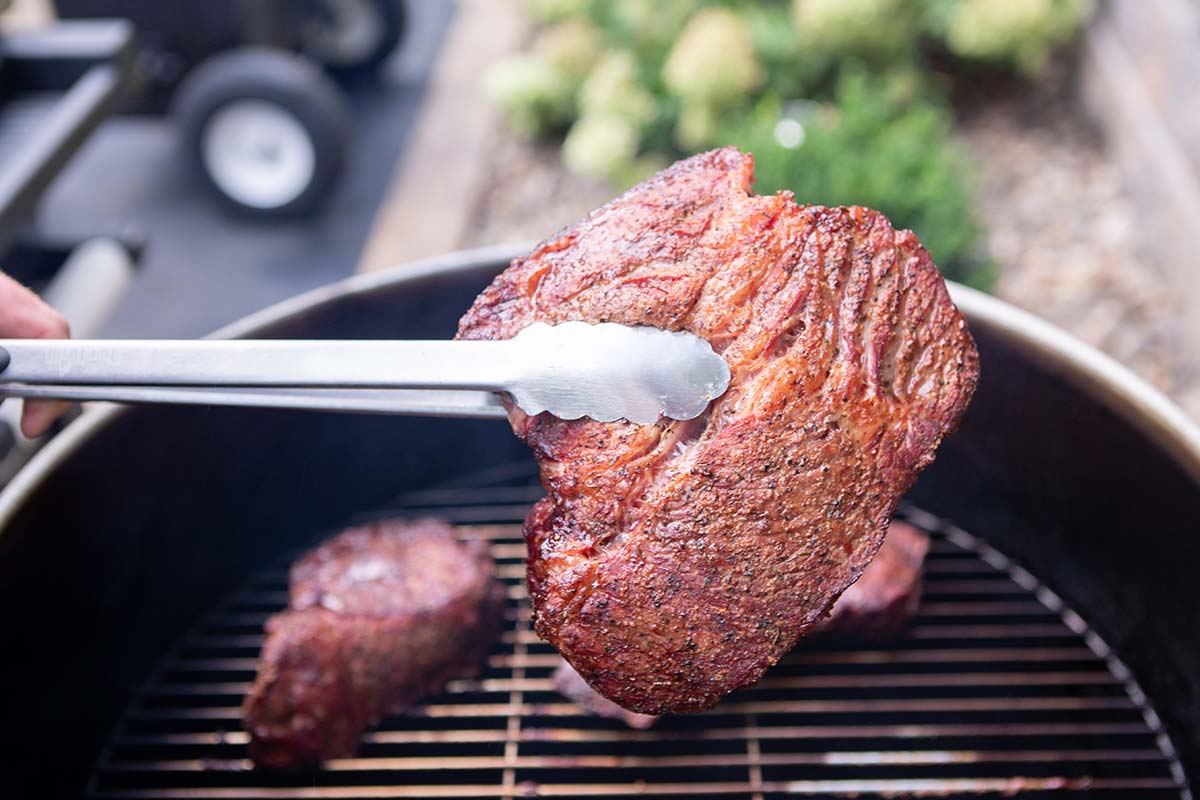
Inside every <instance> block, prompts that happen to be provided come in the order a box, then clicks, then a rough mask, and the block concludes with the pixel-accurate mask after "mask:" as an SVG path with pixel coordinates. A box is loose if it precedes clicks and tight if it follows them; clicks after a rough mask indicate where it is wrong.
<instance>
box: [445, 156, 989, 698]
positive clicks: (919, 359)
mask: <svg viewBox="0 0 1200 800" xmlns="http://www.w3.org/2000/svg"><path fill="white" fill-rule="evenodd" d="M752 181H753V159H752V158H751V157H750V156H749V155H746V154H743V153H740V152H738V151H737V150H736V149H733V148H725V149H721V150H714V151H712V152H709V153H703V154H701V155H697V156H694V157H692V158H689V159H687V160H684V161H681V162H679V163H677V164H675V165H673V166H672V167H670V168H668V169H667V170H665V171H664V172H662V173H660V174H658V175H657V176H655V177H653V178H651V179H650V180H648V181H646V182H645V183H642V184H640V185H638V186H636V187H634V188H633V189H631V190H630V191H628V192H627V193H625V194H624V195H622V196H621V197H619V198H617V199H616V200H614V201H612V202H610V203H608V204H607V205H605V206H603V207H601V208H599V209H597V210H596V211H594V212H592V213H591V214H589V215H588V216H587V217H586V218H584V219H583V220H582V221H581V222H579V223H577V224H575V225H573V226H570V227H568V228H566V229H564V230H563V231H561V232H560V233H559V234H557V235H556V236H554V237H553V238H551V239H549V240H547V241H545V242H543V243H542V244H540V245H539V246H538V247H537V248H535V249H534V251H533V252H532V253H531V254H529V255H528V256H525V257H523V258H519V259H517V260H515V261H514V262H513V263H512V265H511V266H510V267H509V268H508V269H507V270H505V271H504V272H503V273H502V274H500V275H499V276H497V278H496V279H495V280H494V281H493V282H492V284H491V285H490V286H489V287H488V288H487V289H486V290H484V292H483V293H482V294H481V295H480V296H479V297H478V298H477V299H476V301H475V303H474V305H473V306H472V307H471V309H470V310H469V311H468V312H467V314H466V315H465V316H464V317H463V318H462V320H461V322H460V324H459V337H460V338H463V339H505V338H509V337H512V336H514V335H515V334H516V333H517V332H518V331H520V330H522V329H523V328H525V327H526V326H528V325H529V324H531V323H533V322H539V321H540V322H547V323H551V324H555V323H560V322H566V321H568V320H583V321H586V322H617V323H624V324H627V325H649V326H653V327H656V328H663V329H667V330H685V331H690V332H691V333H694V334H696V335H698V336H700V337H702V338H704V339H706V340H708V341H709V342H710V343H711V344H712V346H713V347H714V348H715V349H716V351H717V352H719V353H721V354H722V355H723V356H724V358H725V359H726V361H727V362H728V363H729V367H730V370H731V372H732V381H731V383H730V386H729V390H728V391H727V392H726V393H725V394H724V395H723V396H722V397H720V398H719V399H717V400H716V401H714V402H713V403H712V405H711V406H710V407H709V410H708V412H707V413H706V414H705V415H704V416H702V417H701V418H698V419H696V420H691V421H687V422H675V421H667V420H661V421H659V422H658V423H657V424H653V425H637V424H633V423H629V422H615V423H599V422H595V421H592V420H587V419H581V420H572V421H563V420H559V419H555V418H553V417H551V416H549V415H547V414H540V415H537V416H533V417H530V416H527V415H525V414H523V413H522V412H521V411H520V410H519V409H517V408H513V407H510V409H509V419H510V422H511V424H512V426H513V429H514V431H515V432H516V433H517V434H518V435H519V436H520V437H522V438H523V439H524V440H525V441H526V442H527V443H528V444H529V445H530V446H531V447H532V448H533V450H534V453H535V455H536V457H537V459H538V461H539V462H540V464H541V470H542V481H543V483H544V484H545V486H546V488H547V490H548V495H549V496H548V497H547V498H545V499H544V500H542V501H540V502H539V503H538V504H537V505H535V506H534V508H533V509H532V510H531V511H530V513H529V516H528V517H527V518H526V521H525V535H526V541H527V544H528V550H529V562H528V584H529V590H530V595H531V598H532V602H533V608H534V614H535V616H534V620H535V624H536V629H537V632H538V633H539V634H540V635H541V636H542V637H544V638H545V639H547V640H548V641H549V642H550V643H551V644H553V645H554V646H555V647H556V648H557V649H558V650H559V652H561V653H562V654H563V655H564V656H565V657H566V659H567V660H568V661H569V662H570V663H571V665H572V666H573V667H574V668H575V669H576V670H577V671H578V672H579V674H580V675H582V676H583V677H584V679H585V680H587V682H588V683H589V684H591V685H592V686H593V687H594V688H596V689H597V690H598V691H599V692H600V693H601V694H602V695H604V696H605V697H608V698H609V699H610V700H613V701H615V702H617V703H619V704H620V705H622V706H624V707H626V708H628V709H630V710H633V711H639V712H642V713H649V714H658V713H663V712H666V711H697V710H700V709H704V708H708V707H710V706H712V705H714V704H715V703H716V702H717V701H718V700H719V699H720V698H721V697H722V696H723V695H724V694H726V693H728V692H730V691H732V690H734V689H736V688H738V687H741V686H746V685H748V684H751V683H753V682H754V681H756V680H758V678H759V677H761V676H762V674H763V672H764V671H765V670H766V669H767V668H768V667H769V666H770V665H771V664H773V663H775V661H776V660H778V658H779V657H780V656H781V655H782V654H783V653H785V652H787V651H788V650H789V649H791V648H792V647H793V646H794V645H795V644H796V641H797V640H798V639H799V638H800V636H801V635H803V634H804V632H805V631H807V630H808V629H809V628H810V627H811V626H812V625H813V624H815V623H816V622H818V621H819V620H821V619H822V618H823V617H824V616H825V614H826V613H827V611H828V610H829V607H830V606H831V605H832V603H833V601H834V600H836V599H837V597H838V595H840V594H841V593H842V592H843V591H844V590H845V589H846V587H847V586H849V585H850V584H852V583H853V582H854V581H855V579H857V578H858V576H859V575H860V574H861V573H862V571H863V569H864V568H865V567H866V565H867V563H868V562H869V561H870V560H871V558H872V556H874V554H875V551H876V550H877V549H878V547H879V545H880V542H881V541H882V540H883V535H884V531H885V530H886V528H887V524H888V520H889V518H890V516H891V514H892V511H893V510H894V509H895V507H896V504H897V502H898V500H899V498H900V496H901V495H902V494H903V493H904V492H905V491H906V490H907V489H908V488H909V486H910V485H911V484H912V482H913V480H914V479H915V478H916V475H917V473H918V472H919V471H920V470H921V469H922V468H923V467H924V466H925V465H926V464H928V463H929V462H930V461H931V460H932V459H933V455H934V451H935V450H936V448H937V446H938V444H939V442H940V441H941V439H942V437H943V436H944V435H945V434H947V433H948V432H949V431H951V430H952V429H953V428H954V427H955V425H956V424H957V422H958V419H959V417H960V416H961V415H962V413H963V411H964V410H965V409H966V406H967V403H968V402H969V400H970V397H971V394H972V392H973V391H974V388H975V384H976V380H977V377H978V355H977V353H976V351H975V346H974V343H973V342H972V340H971V336H970V334H969V333H968V331H967V328H966V324H965V322H964V321H963V318H962V316H961V315H960V314H959V313H958V310H957V309H956V308H955V307H954V305H953V304H952V303H951V301H950V297H949V295H948V293H947V291H946V287H945V285H944V284H943V282H942V279H941V276H940V275H939V274H938V272H937V269H936V268H935V267H934V265H933V263H932V261H931V260H930V258H929V254H928V253H927V252H926V251H925V249H924V248H922V247H921V245H920V243H919V242H918V241H917V238H916V236H914V235H913V234H912V233H911V232H909V231H896V230H893V229H892V227H891V225H890V224H889V223H888V221H887V219H885V218H884V217H883V215H882V214H879V213H878V212H875V211H870V210H868V209H864V208H821V207H816V206H797V205H796V203H795V202H794V200H793V197H792V195H791V194H790V193H788V192H781V193H779V194H777V195H774V196H755V195H752V194H750V191H749V190H750V185H751V183H752ZM580 357H581V358H582V357H586V354H580Z"/></svg>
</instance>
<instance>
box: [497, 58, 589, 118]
mask: <svg viewBox="0 0 1200 800" xmlns="http://www.w3.org/2000/svg"><path fill="white" fill-rule="evenodd" d="M486 88H487V92H488V95H489V96H490V97H491V98H492V101H493V102H495V103H496V105H497V106H498V107H499V108H500V112H501V113H502V114H503V115H504V119H505V121H506V122H508V124H509V126H510V127H511V128H512V129H513V130H514V131H516V132H517V134H519V135H520V136H523V137H525V138H527V139H533V138H537V137H539V136H546V135H547V134H550V133H553V132H555V131H559V130H565V129H566V127H567V126H568V125H569V124H570V123H571V119H572V117H573V116H574V113H575V108H574V106H575V96H574V92H573V91H572V87H571V81H570V80H569V79H568V78H567V76H565V75H564V74H563V73H562V71H561V70H557V69H555V68H554V67H553V66H551V65H550V64H548V63H547V62H546V60H545V59H543V58H541V57H539V56H536V55H531V54H526V55H520V56H516V57H514V58H510V59H508V60H507V61H504V62H502V63H500V64H497V65H496V66H495V67H493V68H492V70H491V71H490V72H489V73H488V76H487V86H486Z"/></svg>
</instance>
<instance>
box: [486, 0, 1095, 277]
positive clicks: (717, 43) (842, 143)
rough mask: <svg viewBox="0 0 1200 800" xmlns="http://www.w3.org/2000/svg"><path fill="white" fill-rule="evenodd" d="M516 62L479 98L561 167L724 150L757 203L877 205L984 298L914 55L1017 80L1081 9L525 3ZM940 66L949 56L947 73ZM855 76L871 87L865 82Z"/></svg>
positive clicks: (972, 235) (929, 90) (970, 237)
mask: <svg viewBox="0 0 1200 800" xmlns="http://www.w3.org/2000/svg"><path fill="white" fill-rule="evenodd" d="M525 2H526V7H527V8H528V9H529V10H530V12H531V15H532V17H533V19H534V20H535V21H536V22H538V23H539V25H541V29H540V30H539V31H538V33H537V36H536V37H535V39H534V42H533V44H532V47H531V49H530V52H529V53H527V54H523V55H520V56H517V57H516V58H514V59H510V60H509V61H507V62H505V63H503V64H500V65H498V66H497V67H496V68H495V69H494V70H493V72H492V74H491V75H490V76H489V78H488V89H489V91H490V93H491V94H492V96H493V97H494V98H495V100H496V102H497V105H498V106H499V108H500V109H501V111H502V112H503V114H504V116H505V118H506V119H507V120H508V122H509V124H510V125H511V126H512V127H513V129H514V130H516V131H517V132H518V133H519V134H521V135H522V136H526V137H530V138H532V137H548V136H558V135H563V134H565V135H566V138H565V141H564V142H563V161H564V163H565V164H566V166H567V167H568V169H570V170H572V171H573V172H577V173H579V174H582V175H587V176H589V177H592V178H601V179H604V180H607V181H609V182H610V183H612V184H613V185H614V187H623V186H627V185H629V184H631V183H633V182H635V181H636V180H638V179H640V178H642V177H645V176H646V175H648V174H649V173H650V172H652V171H653V170H654V168H655V167H656V166H659V165H662V164H665V163H667V162H669V161H670V160H672V159H675V158H678V157H680V156H682V155H687V154H689V153H693V152H697V151H699V150H704V149H707V148H710V147H714V146H717V145H721V144H727V143H734V144H738V145H740V146H742V147H743V148H744V149H747V150H749V151H751V152H753V153H754V155H755V157H756V159H757V161H758V176H759V179H758V183H759V187H760V190H765V191H773V190H776V189H781V188H790V189H792V190H794V191H795V193H796V196H797V197H798V198H799V200H800V201H801V202H806V203H821V204H857V205H865V206H870V207H873V208H878V209H879V210H880V211H883V212H884V213H886V214H887V215H888V216H889V217H890V218H891V219H892V220H893V222H894V223H895V224H896V225H898V226H901V227H910V228H912V229H913V230H915V231H916V232H917V234H918V235H919V236H920V237H921V240H922V241H923V242H924V243H925V245H926V246H927V247H928V248H929V249H930V251H931V252H932V253H933V255H934V258H935V260H936V261H937V263H938V264H939V266H941V267H942V268H943V270H944V271H945V272H946V273H947V274H948V275H951V276H952V277H957V278H959V279H961V280H965V281H967V282H968V283H972V284H975V285H977V286H986V285H987V284H988V282H989V280H990V275H991V272H990V268H989V266H988V265H987V264H986V263H984V262H983V261H982V260H981V258H980V256H979V247H978V242H979V235H980V228H979V226H978V225H977V224H976V222H975V220H974V217H973V215H972V209H971V192H970V188H971V187H970V185H969V183H968V182H967V180H966V178H965V177H964V176H966V175H968V174H969V170H967V169H966V166H967V165H966V162H965V160H964V158H963V157H962V155H961V154H960V153H959V151H958V149H957V147H956V146H955V144H954V141H953V138H952V136H951V130H950V129H951V117H950V114H949V112H948V111H947V109H946V107H945V102H946V101H945V93H944V90H943V86H942V83H943V82H944V74H943V73H942V72H940V71H939V72H934V71H933V70H931V69H930V68H929V66H928V64H927V63H926V55H927V54H928V53H929V52H931V51H937V52H939V53H941V54H948V55H949V56H951V67H952V68H953V65H954V64H955V63H966V62H981V63H985V64H988V65H991V66H994V67H998V68H1001V69H1007V70H1013V71H1015V72H1017V73H1020V74H1022V75H1025V76H1034V75H1036V74H1037V73H1038V71H1039V70H1041V69H1042V67H1043V66H1044V65H1045V64H1046V62H1047V61H1048V60H1049V58H1050V57H1051V56H1052V55H1053V53H1054V52H1055V51H1056V50H1057V49H1059V48H1061V47H1062V46H1064V45H1065V44H1066V43H1068V42H1069V41H1070V40H1071V38H1072V37H1073V36H1075V35H1076V33H1078V31H1079V29H1080V28H1081V27H1082V25H1083V24H1084V22H1085V21H1086V19H1087V17H1088V15H1089V14H1090V12H1091V10H1092V7H1093V5H1094V0H525ZM955 59H956V60H957V61H955ZM867 70H869V71H870V74H871V75H872V76H873V77H871V78H868V77H867V74H868V73H867V72H866V71H867Z"/></svg>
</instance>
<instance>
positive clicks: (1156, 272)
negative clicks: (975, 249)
mask: <svg viewBox="0 0 1200 800" xmlns="http://www.w3.org/2000/svg"><path fill="white" fill-rule="evenodd" d="M960 130H961V133H962V135H963V137H964V139H965V140H966V144H967V147H968V149H969V150H970V151H971V152H972V154H973V155H974V157H975V162H976V163H978V164H979V165H980V174H979V176H978V178H979V187H978V202H979V211H980V214H981V216H982V218H983V219H984V220H986V221H987V224H988V232H987V242H986V244H987V248H988V250H989V251H990V253H991V255H992V257H993V258H994V259H995V260H996V262H997V263H998V264H999V265H1000V279H999V281H998V283H997V285H996V294H997V295H998V296H1000V297H1002V298H1003V299H1005V300H1007V301H1009V302H1011V303H1013V304H1015V305H1018V306H1020V307H1022V308H1025V309H1027V310H1029V311H1032V312H1033V313H1035V314H1037V315H1039V316H1041V317H1043V318H1044V319H1047V320H1049V321H1051V322H1053V323H1055V324H1056V325H1059V326H1060V327H1063V328H1065V329H1066V330H1068V331H1071V332H1072V333H1074V334H1075V335H1076V336H1078V337H1079V338H1081V339H1083V340H1084V341H1086V342H1088V343H1089V344H1091V345H1093V346H1095V347H1098V348H1099V349H1101V350H1103V351H1105V352H1106V353H1108V354H1109V355H1112V356H1113V357H1115V358H1116V359H1117V360H1118V361H1121V362H1123V363H1124V364H1126V365H1127V366H1129V367H1131V368H1132V369H1133V370H1134V371H1135V372H1137V373H1138V374H1140V375H1141V376H1142V377H1143V378H1145V379H1146V380H1148V381H1149V382H1150V383H1152V384H1154V385H1155V386H1157V387H1158V388H1159V389H1161V390H1162V391H1164V392H1166V393H1167V394H1168V395H1169V396H1171V397H1173V398H1174V399H1175V400H1176V401H1177V402H1178V403H1180V404H1181V405H1182V406H1183V407H1184V408H1185V409H1186V410H1187V411H1188V412H1189V413H1191V415H1192V416H1193V417H1196V418H1200V370H1198V369H1197V359H1196V354H1195V353H1189V352H1188V346H1187V345H1188V343H1187V341H1186V339H1185V337H1184V334H1183V330H1182V325H1181V314H1182V312H1181V310H1180V308H1179V307H1178V305H1177V304H1176V302H1175V301H1174V299H1173V296H1172V292H1171V290H1170V287H1168V285H1167V284H1166V282H1165V280H1164V279H1163V277H1162V270H1161V266H1160V265H1159V264H1157V263H1155V261H1154V259H1153V258H1152V257H1151V256H1150V255H1149V254H1148V253H1147V252H1146V250H1145V249H1144V248H1143V247H1142V242H1141V241H1139V238H1138V233H1139V232H1138V226H1137V209H1135V208H1134V207H1133V205H1132V204H1131V203H1130V201H1129V200H1128V198H1127V197H1126V195H1125V193H1124V192H1123V190H1122V188H1121V176H1120V173H1119V171H1118V169H1117V167H1116V165H1115V164H1114V163H1113V162H1112V161H1111V160H1110V159H1109V158H1108V157H1107V156H1106V154H1105V152H1104V149H1103V147H1102V145H1101V143H1100V141H1099V139H1098V137H1097V136H1096V135H1095V133H1094V132H1093V131H1092V130H1091V129H1090V128H1089V127H1088V126H1087V124H1086V122H1085V121H1084V120H1082V119H1081V118H1080V116H1079V115H1078V114H1075V113H1072V111H1071V109H1070V107H1069V106H1068V105H1067V104H1065V103H1062V102H1053V98H1045V97H1042V98H1038V97H1034V98H1026V99H1024V100H1020V101H1019V100H1015V99H1005V100H1000V101H998V102H993V103H989V104H988V105H986V106H982V107H979V108H977V109H975V110H974V111H972V112H971V113H969V114H964V115H962V121H961V125H960Z"/></svg>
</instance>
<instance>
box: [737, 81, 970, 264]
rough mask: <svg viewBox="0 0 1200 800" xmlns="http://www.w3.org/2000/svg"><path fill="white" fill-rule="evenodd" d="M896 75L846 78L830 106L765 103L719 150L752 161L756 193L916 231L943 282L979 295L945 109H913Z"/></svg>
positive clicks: (965, 194) (961, 167)
mask: <svg viewBox="0 0 1200 800" xmlns="http://www.w3.org/2000/svg"><path fill="white" fill-rule="evenodd" d="M909 84H910V81H909V80H908V79H907V77H906V76H904V75H897V76H888V77H887V78H884V79H882V80H881V79H872V78H869V77H868V75H867V73H866V72H865V71H864V70H861V69H856V70H845V71H843V72H842V74H841V76H840V77H839V79H838V83H837V86H836V87H835V90H834V93H833V96H832V98H831V99H830V101H829V102H828V103H813V102H808V103H795V102H791V103H788V102H783V101H781V100H780V98H779V97H778V96H777V95H774V94H769V95H767V96H765V97H763V98H762V99H761V100H760V101H759V102H758V104H757V105H756V106H755V107H754V108H753V109H751V110H750V111H749V113H747V114H745V115H744V116H740V117H737V118H734V119H733V120H731V122H730V124H729V125H728V126H727V127H726V128H724V129H723V131H722V140H723V141H725V142H728V143H729V144H735V145H737V146H738V147H740V148H742V149H743V150H747V151H749V152H752V153H754V159H755V164H756V167H757V173H758V180H757V182H756V188H757V190H758V191H760V192H764V193H765V192H776V191H779V190H782V189H789V190H791V191H792V192H794V193H795V194H796V196H797V197H798V198H800V199H801V200H802V202H804V203H810V204H814V205H825V206H839V205H860V206H867V207H869V208H874V209H877V210H879V211H882V212H883V213H884V214H886V215H887V217H888V218H889V219H890V220H891V221H892V224H893V225H895V226H896V227H898V228H911V229H912V230H914V231H917V233H918V235H919V236H920V238H921V242H922V244H924V245H925V247H926V248H928V249H929V251H930V252H931V253H933V254H934V255H935V259H936V261H937V263H938V265H939V267H941V269H942V271H943V272H944V273H945V274H946V276H947V277H950V278H954V279H955V280H960V281H965V282H967V283H970V284H973V285H976V286H979V287H981V288H986V286H987V284H988V283H989V278H990V271H989V270H987V269H985V268H984V265H981V264H979V263H978V262H977V245H976V243H977V241H978V237H979V233H980V231H979V228H978V226H977V225H976V224H975V222H974V218H973V215H972V211H971V195H970V192H969V191H968V186H967V185H966V184H965V183H964V182H963V180H962V175H963V173H964V172H966V171H967V162H966V159H965V157H964V155H963V154H962V153H961V152H960V151H959V149H958V147H956V145H955V143H954V142H953V140H952V139H951V133H950V128H951V122H952V120H951V116H950V113H949V111H948V110H947V109H946V108H944V107H943V106H941V105H939V104H937V103H932V102H927V101H924V100H919V99H918V98H917V96H916V95H914V94H913V92H912V91H911V87H910V85H909Z"/></svg>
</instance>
